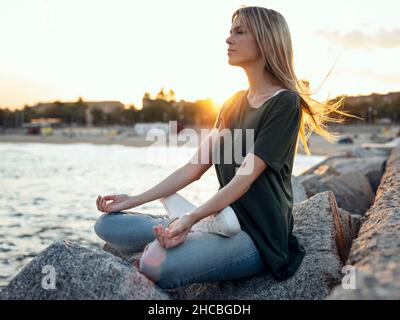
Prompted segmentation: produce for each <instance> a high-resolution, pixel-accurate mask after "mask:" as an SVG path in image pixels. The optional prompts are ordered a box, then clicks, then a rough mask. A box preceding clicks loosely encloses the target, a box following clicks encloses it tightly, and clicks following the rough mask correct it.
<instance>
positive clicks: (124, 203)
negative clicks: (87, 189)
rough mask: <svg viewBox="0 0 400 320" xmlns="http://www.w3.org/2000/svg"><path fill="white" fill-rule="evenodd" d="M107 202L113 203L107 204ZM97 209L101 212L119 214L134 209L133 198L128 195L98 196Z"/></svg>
mask: <svg viewBox="0 0 400 320" xmlns="http://www.w3.org/2000/svg"><path fill="white" fill-rule="evenodd" d="M107 201H112V202H111V203H107ZM96 205H97V209H98V210H99V211H101V212H118V211H121V210H126V209H130V208H132V207H133V201H132V197H131V196H128V195H127V194H116V195H108V196H104V197H102V196H98V197H97V199H96Z"/></svg>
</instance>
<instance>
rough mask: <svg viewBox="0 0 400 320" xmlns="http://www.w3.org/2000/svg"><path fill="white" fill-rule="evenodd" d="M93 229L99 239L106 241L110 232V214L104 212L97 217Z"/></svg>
mask: <svg viewBox="0 0 400 320" xmlns="http://www.w3.org/2000/svg"><path fill="white" fill-rule="evenodd" d="M93 229H94V232H95V233H96V234H97V235H98V236H99V237H100V238H101V239H103V240H105V241H106V238H108V235H109V233H110V214H108V213H104V214H102V215H101V216H100V217H98V218H97V220H96V223H95V224H94V227H93Z"/></svg>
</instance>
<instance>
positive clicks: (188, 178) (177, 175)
mask: <svg viewBox="0 0 400 320" xmlns="http://www.w3.org/2000/svg"><path fill="white" fill-rule="evenodd" d="M217 134H218V131H217V130H215V129H213V130H212V131H211V133H210V134H209V135H208V136H207V137H206V138H205V139H204V140H203V141H202V143H201V145H200V146H199V147H198V149H197V150H196V153H195V154H194V155H193V156H192V158H191V159H190V161H189V162H188V163H186V164H185V165H184V166H182V167H180V168H179V169H177V170H175V171H174V172H173V173H172V174H170V175H169V176H168V177H166V178H165V179H164V180H162V181H161V182H160V183H158V184H157V185H155V186H154V187H152V188H151V189H149V190H147V191H145V192H143V193H141V194H139V195H136V196H133V197H132V205H134V206H139V205H142V204H144V203H147V202H150V201H153V200H157V199H160V198H163V197H167V196H169V195H171V194H173V193H175V192H177V191H179V190H181V189H183V188H184V187H186V186H187V185H189V184H190V183H192V182H193V181H196V180H199V179H200V178H201V176H202V175H203V174H204V173H205V172H206V171H207V170H208V169H209V168H210V167H211V166H212V146H213V139H215V138H216V135H217Z"/></svg>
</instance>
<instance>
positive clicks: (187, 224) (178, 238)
mask: <svg viewBox="0 0 400 320" xmlns="http://www.w3.org/2000/svg"><path fill="white" fill-rule="evenodd" d="M195 222H196V221H195V220H194V219H193V216H191V215H189V214H186V215H184V216H182V217H180V218H179V219H177V220H175V221H173V222H172V223H171V224H170V225H169V227H168V228H166V229H164V227H163V226H162V225H161V224H159V225H157V226H154V227H153V228H154V233H155V236H156V238H157V240H158V242H159V243H160V245H161V246H162V247H164V248H173V247H176V246H178V245H179V244H181V243H183V242H184V241H185V240H186V237H187V234H188V233H189V231H190V229H191V228H192V226H193V224H194V223H195Z"/></svg>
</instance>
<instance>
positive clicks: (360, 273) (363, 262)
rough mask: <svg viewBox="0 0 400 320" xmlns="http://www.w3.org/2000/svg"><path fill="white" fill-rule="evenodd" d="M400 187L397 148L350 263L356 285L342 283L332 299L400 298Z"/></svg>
mask: <svg viewBox="0 0 400 320" xmlns="http://www.w3.org/2000/svg"><path fill="white" fill-rule="evenodd" d="M399 190H400V148H394V149H393V150H392V151H391V155H390V157H389V159H388V160H387V164H386V171H385V173H384V175H383V177H382V182H381V184H380V186H379V188H378V191H377V194H376V197H375V202H374V204H373V206H372V207H371V208H370V209H369V210H368V212H367V213H366V215H365V217H364V218H365V221H364V223H363V225H362V226H361V229H360V231H359V233H358V238H356V239H355V240H353V246H352V248H351V252H350V255H349V259H348V261H347V263H346V264H347V265H349V266H352V267H353V268H354V270H355V275H356V276H355V279H356V281H355V289H346V288H343V286H338V287H337V288H335V290H334V291H333V292H332V294H331V295H330V296H329V297H328V299H400V192H399Z"/></svg>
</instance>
